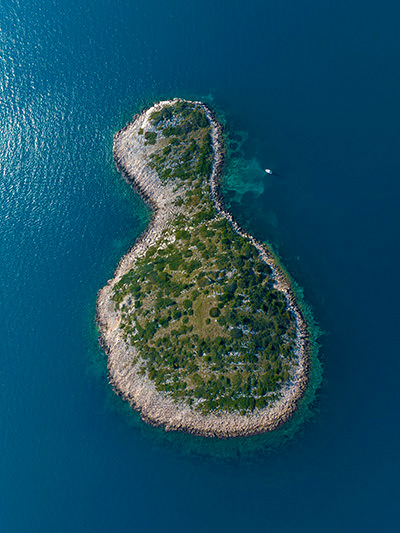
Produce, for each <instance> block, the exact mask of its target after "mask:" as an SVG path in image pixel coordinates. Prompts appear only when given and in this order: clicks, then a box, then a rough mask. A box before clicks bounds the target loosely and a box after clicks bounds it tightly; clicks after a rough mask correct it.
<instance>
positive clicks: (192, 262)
mask: <svg viewBox="0 0 400 533" xmlns="http://www.w3.org/2000/svg"><path fill="white" fill-rule="evenodd" d="M151 126H152V127H153V128H154V129H155V130H156V131H157V133H156V132H155V131H147V132H144V138H145V139H146V140H145V143H148V144H153V145H154V147H155V148H154V152H153V153H152V155H151V156H150V161H149V164H150V165H151V167H152V168H153V169H155V170H156V171H157V172H158V174H159V176H160V178H161V180H162V181H163V182H173V183H174V185H175V190H176V193H175V194H176V196H175V204H176V206H177V208H179V209H180V214H178V215H177V216H176V218H175V220H174V222H173V224H172V225H171V227H170V228H168V229H166V230H164V233H163V235H162V237H161V239H160V241H159V242H158V243H157V246H153V247H151V248H150V249H148V251H147V253H146V255H145V256H144V257H141V258H140V259H138V260H137V263H136V265H135V268H133V269H132V270H130V271H129V272H128V273H127V274H125V275H124V276H123V277H122V279H121V280H120V281H119V283H118V284H116V286H115V288H114V296H113V298H114V301H115V304H116V306H117V307H118V309H119V311H120V314H121V323H120V328H121V329H122V330H123V335H124V338H125V340H126V342H128V343H130V344H132V345H133V346H135V348H136V349H137V353H138V357H139V359H137V360H136V361H135V362H137V361H140V363H141V372H143V373H146V374H147V375H148V377H149V378H150V379H151V380H153V382H154V383H155V385H156V387H157V389H158V390H159V391H162V392H164V393H165V394H166V395H168V396H170V397H172V398H173V399H174V400H176V401H183V402H186V403H188V404H189V405H192V406H193V408H195V409H198V410H200V411H201V412H203V413H206V412H210V411H219V410H227V411H239V412H241V413H245V412H250V411H252V410H254V409H255V408H263V407H265V406H267V405H268V404H269V403H270V402H271V401H273V400H274V399H276V398H277V397H278V396H279V391H280V389H281V387H282V384H284V383H285V382H287V380H288V379H289V377H290V370H291V366H292V365H293V359H294V352H293V345H294V339H295V334H296V332H295V322H294V317H293V316H292V314H291V312H290V311H289V310H288V308H287V304H286V301H285V298H284V295H283V294H282V293H281V292H280V291H277V290H276V289H274V288H273V281H272V278H271V269H270V267H269V266H268V265H267V264H265V263H264V262H263V261H262V260H261V258H260V256H259V253H258V251H257V249H256V248H255V247H254V246H253V245H252V244H251V243H249V241H248V240H247V239H245V238H243V237H241V236H239V235H238V234H237V233H236V232H235V231H233V229H232V228H231V226H230V225H229V223H228V221H227V220H226V219H225V218H223V217H222V216H221V215H220V214H219V213H218V212H217V211H216V209H215V206H214V203H213V200H212V198H211V195H210V191H209V183H208V177H209V173H210V169H211V165H212V145H211V137H210V125H209V123H208V120H207V117H206V115H205V113H204V110H203V109H202V108H201V107H200V106H198V105H196V104H193V103H191V102H184V101H178V102H177V103H175V104H174V105H170V106H166V107H164V108H163V109H162V110H161V111H158V112H155V113H153V114H152V116H151ZM139 135H143V131H142V132H140V131H139Z"/></svg>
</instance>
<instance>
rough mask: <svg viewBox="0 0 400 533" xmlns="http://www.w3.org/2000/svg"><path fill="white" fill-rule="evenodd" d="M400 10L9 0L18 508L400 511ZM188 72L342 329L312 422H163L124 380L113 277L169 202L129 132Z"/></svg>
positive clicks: (330, 337) (231, 182) (21, 524)
mask: <svg viewBox="0 0 400 533" xmlns="http://www.w3.org/2000/svg"><path fill="white" fill-rule="evenodd" d="M398 16H399V7H398V5H397V4H396V3H394V2H391V1H389V0H384V1H383V2H381V3H380V4H379V6H377V5H376V4H375V3H372V2H370V1H367V2H364V4H363V5H362V9H361V7H360V4H359V3H358V2H355V1H353V0H351V1H350V2H346V3H345V2H342V1H338V2H335V3H321V2H317V1H307V2H302V3H301V4H299V3H295V2H290V1H285V2H279V3H276V2H258V1H255V2H253V3H252V4H251V5H250V4H248V5H247V4H243V3H241V2H238V1H236V0H233V1H230V2H225V1H222V0H221V1H218V2H209V1H208V0H204V1H203V2H197V1H193V2H183V1H181V0H179V1H178V0H175V1H170V2H163V3H161V2H159V1H156V0H147V1H146V2H144V1H139V0H138V1H136V2H126V1H125V0H114V1H113V2H111V1H109V0H99V2H97V3H96V6H94V4H93V3H89V2H87V1H86V0H83V1H81V2H75V1H70V2H65V1H64V0H52V1H46V2H44V1H39V0H36V1H33V2H29V3H26V2H20V1H16V0H9V1H5V0H0V43H1V46H0V111H1V121H0V173H1V180H0V200H1V201H0V236H1V240H0V260H1V276H0V295H1V298H0V317H1V335H2V337H1V338H2V342H1V367H0V407H1V411H0V412H1V418H0V529H1V531H5V532H7V533H8V532H20V531H21V532H22V531H24V532H26V531H32V532H36V531H40V532H42V531H43V532H47V531H54V530H57V531H77V532H80V531H93V532H100V531H117V530H120V531H140V532H151V533H153V532H157V533H158V532H169V531H185V532H186V531H194V532H197V531H199V532H202V531H204V530H205V529H207V530H208V531H243V530H250V529H258V530H262V531H271V532H281V531H282V532H284V531H293V530H294V529H296V530H297V531H300V532H301V531H307V532H309V531H315V532H319V531H335V532H336V531H338V530H342V531H350V530H351V531H354V530H357V531H358V530H360V531H376V530H383V531H386V530H391V529H393V527H394V526H395V524H396V523H397V522H396V520H397V515H396V508H397V503H398V496H399V491H398V481H397V480H398V478H399V461H398V452H397V441H398V438H399V434H398V433H399V432H398V429H397V424H396V421H397V419H398V413H397V411H398V401H399V397H398V384H397V381H398V380H397V376H398V371H399V359H398V349H397V339H396V327H395V324H396V322H397V316H398V312H397V288H398V283H397V272H396V270H397V263H398V255H399V254H398V249H397V248H398V228H399V223H398V207H397V206H398V193H399V185H398V179H397V177H398V176H399V170H400V168H399V167H400V164H399V160H398V157H397V152H398V141H399V131H398V124H399V118H400V117H399V115H400V111H399V106H398V85H399V76H398V69H397V66H396V65H397V63H396V58H397V57H398V54H399V48H400V43H399V41H398V38H397V23H396V20H397V18H398ZM175 95H179V96H183V97H192V98H204V99H207V101H210V102H213V104H214V106H215V107H216V108H217V109H221V110H222V111H223V113H224V115H225V117H226V119H227V121H228V123H229V133H230V140H231V148H232V150H233V155H234V156H236V157H233V158H232V160H231V162H230V165H229V167H228V169H227V178H226V183H225V187H224V191H225V197H226V200H227V203H228V204H229V205H230V206H231V209H232V211H233V212H234V214H235V216H236V217H237V219H238V220H239V222H240V223H241V224H242V225H243V226H244V227H245V228H246V229H248V230H250V231H251V232H253V233H254V234H255V235H256V237H257V238H258V239H260V240H266V241H268V242H271V243H272V244H273V246H274V248H275V249H276V250H277V251H278V252H279V254H280V256H281V257H282V261H283V262H284V264H285V266H286V267H287V268H288V270H289V272H290V273H291V274H292V276H293V277H294V279H295V280H296V281H297V282H298V284H299V286H300V287H302V289H303V290H304V296H305V300H306V302H308V303H309V304H310V305H311V307H312V309H313V311H314V314H315V316H316V318H317V321H318V324H319V326H320V328H321V329H322V330H323V331H324V332H325V334H324V335H323V336H322V337H321V339H320V342H321V344H322V346H321V351H320V356H321V361H322V363H323V367H324V378H323V382H322V386H321V387H320V388H319V390H318V392H317V399H316V402H315V403H314V407H313V409H312V412H311V415H310V416H307V420H306V421H305V422H304V423H302V424H301V425H300V426H299V428H298V429H297V431H296V432H292V431H291V427H290V426H288V427H286V428H285V430H284V431H282V432H280V433H278V434H276V435H275V436H273V437H269V438H264V437H259V438H257V439H249V440H246V441H244V442H234V443H232V442H229V441H228V442H217V443H210V442H208V441H207V440H204V439H203V440H202V439H194V438H191V437H188V436H185V435H166V434H164V433H163V432H162V431H160V430H155V429H152V428H149V427H147V426H146V425H144V424H143V423H142V422H141V421H140V419H139V417H138V416H137V415H135V414H132V413H131V412H130V411H129V410H128V409H127V408H126V406H124V405H123V404H122V402H120V400H119V399H118V398H116V397H115V396H114V395H113V394H112V392H111V391H110V389H109V387H108V385H107V382H106V379H105V374H104V357H103V355H102V353H101V351H100V350H99V348H98V347H97V341H96V332H95V327H94V311H95V300H96V293H97V291H98V289H99V288H100V287H102V286H103V285H104V284H105V283H106V281H107V279H109V278H110V277H111V276H112V273H113V271H114V268H115V267H116V265H117V263H118V260H119V258H120V257H121V255H122V254H123V253H124V252H125V251H126V250H127V249H128V248H129V246H130V245H131V243H132V242H133V241H134V239H135V238H136V236H137V235H138V234H140V232H141V231H142V230H143V229H144V227H145V225H146V222H147V221H148V220H149V216H150V213H149V211H148V209H147V208H146V207H145V206H144V205H143V203H142V202H141V200H140V199H139V198H138V197H137V196H136V195H135V193H134V192H133V191H131V190H129V188H128V187H127V186H126V185H125V184H124V183H123V182H122V180H121V179H120V177H119V176H118V174H117V173H116V171H115V170H114V167H113V163H112V155H111V147H112V135H113V133H114V132H115V131H117V130H118V129H119V128H120V127H122V126H123V125H125V123H126V122H127V121H128V120H130V118H131V117H132V115H133V114H134V113H135V112H137V111H138V110H139V109H140V108H141V106H143V105H147V104H150V103H151V102H152V101H153V100H154V99H156V98H163V97H170V96H175ZM265 167H270V168H273V169H274V171H275V175H273V176H271V177H268V176H267V175H266V174H265V173H264V172H263V170H262V169H263V168H265ZM287 433H289V435H287ZM292 433H294V435H292ZM288 436H289V437H291V438H288Z"/></svg>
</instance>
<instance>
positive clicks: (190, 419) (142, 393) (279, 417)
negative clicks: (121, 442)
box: [96, 100, 310, 438]
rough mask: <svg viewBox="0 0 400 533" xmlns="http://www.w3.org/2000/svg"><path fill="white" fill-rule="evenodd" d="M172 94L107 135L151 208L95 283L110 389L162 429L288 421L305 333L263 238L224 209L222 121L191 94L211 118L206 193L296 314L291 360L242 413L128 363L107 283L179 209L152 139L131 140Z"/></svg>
mask: <svg viewBox="0 0 400 533" xmlns="http://www.w3.org/2000/svg"><path fill="white" fill-rule="evenodd" d="M175 101H176V100H172V101H163V102H159V103H157V104H155V105H154V106H152V107H151V108H149V109H147V110H145V111H143V112H142V113H140V114H139V115H137V116H136V117H134V119H133V121H132V122H131V123H130V124H128V125H127V126H126V127H124V128H123V129H122V130H120V131H119V132H118V133H117V134H116V135H115V137H114V144H113V156H114V161H115V164H116V167H117V169H118V170H119V171H120V172H121V173H122V174H123V176H124V178H125V179H126V180H127V181H128V183H130V184H131V185H132V186H134V187H135V189H136V190H137V191H138V192H139V194H141V196H142V197H143V199H144V200H145V201H146V202H147V203H148V204H150V205H151V207H152V209H153V216H152V219H151V222H150V224H149V226H148V228H147V229H146V231H145V232H144V233H143V234H142V235H141V236H140V237H139V239H138V240H137V241H136V243H135V244H134V246H133V247H132V248H131V249H130V250H129V252H128V253H127V254H126V255H125V256H124V257H123V258H122V259H121V261H120V263H119V265H118V267H117V269H116V271H115V273H114V277H113V278H112V279H111V280H109V281H108V284H107V285H106V286H105V287H104V288H103V289H101V290H100V291H99V293H98V298H97V312H96V322H97V325H98V328H99V332H100V344H101V346H102V348H103V349H104V351H105V352H106V353H107V356H108V365H107V367H108V376H109V382H110V384H111V385H112V386H113V388H114V390H115V392H116V393H117V394H119V395H120V396H122V397H123V398H124V399H125V400H127V401H128V402H129V403H130V405H131V406H132V408H134V409H136V410H137V411H139V412H140V414H141V417H142V418H143V419H144V420H145V421H146V422H148V423H150V424H152V425H154V426H162V427H163V428H164V429H166V430H169V431H179V430H180V431H185V432H188V433H192V434H195V435H200V436H206V437H218V438H228V437H239V436H250V435H255V434H259V433H264V432H267V431H272V430H274V429H276V428H278V427H279V426H281V425H282V424H283V423H285V422H286V421H288V420H289V419H290V418H291V417H292V416H293V414H294V412H295V410H296V408H297V405H298V402H299V400H300V399H301V397H302V395H303V394H304V391H305V389H306V386H307V381H308V370H309V363H310V339H309V332H308V329H307V323H306V320H305V318H304V316H303V313H302V311H301V309H300V307H299V305H298V302H297V299H296V295H295V294H294V292H293V289H292V284H291V281H290V278H289V276H288V275H287V274H286V273H285V272H284V270H283V269H282V268H281V266H280V265H279V262H278V260H277V258H276V257H275V256H274V255H273V253H272V252H271V250H270V249H269V248H268V247H267V246H266V245H264V244H262V243H260V242H258V241H257V240H256V239H255V238H254V237H253V236H252V235H250V234H248V233H247V232H245V231H244V230H243V229H242V228H240V226H239V225H238V223H237V222H236V221H235V220H234V218H233V217H232V215H231V214H230V213H229V212H228V211H227V210H226V209H225V207H224V205H223V201H222V198H221V195H220V191H219V182H220V178H221V174H222V171H223V166H224V145H223V132H222V127H221V125H220V123H219V122H218V120H217V119H216V116H215V114H214V112H213V111H212V110H211V109H210V108H209V107H208V106H207V105H205V104H203V103H201V102H196V104H198V105H199V106H201V107H202V108H203V109H204V112H205V114H206V116H207V118H208V120H209V122H210V125H211V139H212V146H213V164H212V171H211V175H210V178H209V182H210V194H211V195H212V198H213V200H214V204H215V207H216V209H217V211H218V212H219V213H220V214H221V215H222V216H223V217H225V218H226V219H227V220H228V221H229V223H230V225H231V226H232V228H233V229H234V230H235V231H236V232H237V233H238V234H240V235H241V236H243V237H245V238H247V239H248V240H249V241H250V242H251V243H252V244H253V245H254V246H255V247H256V248H257V250H258V251H259V253H260V257H261V258H262V259H263V260H264V261H265V262H266V263H267V264H268V265H269V266H270V268H271V269H272V276H273V279H274V285H275V287H276V288H277V289H278V290H280V291H281V292H282V293H283V294H284V295H285V298H286V301H287V304H288V307H289V308H290V310H291V311H292V313H293V315H294V317H295V320H296V330H297V336H296V347H295V354H296V364H295V369H294V371H293V373H292V376H291V379H290V382H289V383H287V384H286V385H285V386H284V387H283V388H282V390H281V395H280V398H279V399H278V400H276V401H275V402H274V403H273V404H272V405H269V406H267V407H266V408H263V409H255V410H254V411H253V412H252V413H249V414H244V415H243V414H239V413H230V412H219V413H215V414H214V413H209V414H201V413H199V412H197V411H194V410H193V409H191V408H190V407H189V406H188V405H187V404H184V403H176V402H175V401H173V400H172V399H170V398H168V397H167V396H166V395H164V394H163V393H161V392H159V391H157V390H156V387H155V385H154V383H153V382H152V381H151V380H150V379H149V378H148V377H147V376H146V375H141V374H140V373H139V368H140V364H139V363H136V364H133V360H134V358H135V356H136V355H137V354H136V353H135V349H134V348H133V347H132V346H130V345H128V344H127V343H126V342H125V341H124V339H123V336H122V332H121V330H120V329H119V324H120V316H119V313H118V311H117V309H116V308H115V305H114V302H113V299H112V295H113V287H114V285H115V284H116V283H118V281H119V280H120V279H121V277H122V276H123V275H124V274H125V273H126V272H128V271H129V270H130V269H131V268H132V267H134V265H135V262H136V260H137V259H138V258H139V257H142V256H143V255H144V254H145V253H146V251H147V250H148V249H149V247H151V246H152V245H154V244H156V243H157V242H158V240H159V239H160V237H161V234H162V232H163V231H164V229H166V228H168V225H169V224H170V222H171V221H172V220H173V219H174V217H175V216H177V215H178V214H179V212H180V208H179V207H176V205H174V199H175V191H174V185H173V184H165V183H162V182H161V180H160V178H159V177H158V175H157V173H156V172H155V171H154V170H152V169H151V168H149V166H148V165H147V163H148V156H149V154H150V153H151V150H152V148H151V146H146V145H145V144H144V143H143V141H141V140H140V139H139V140H138V137H140V136H138V135H137V133H138V131H139V129H141V128H142V127H143V126H145V125H146V124H148V121H149V120H150V116H151V114H152V113H153V112H154V111H158V110H160V109H161V108H162V107H163V106H166V105H170V104H171V103H174V102H175Z"/></svg>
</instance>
